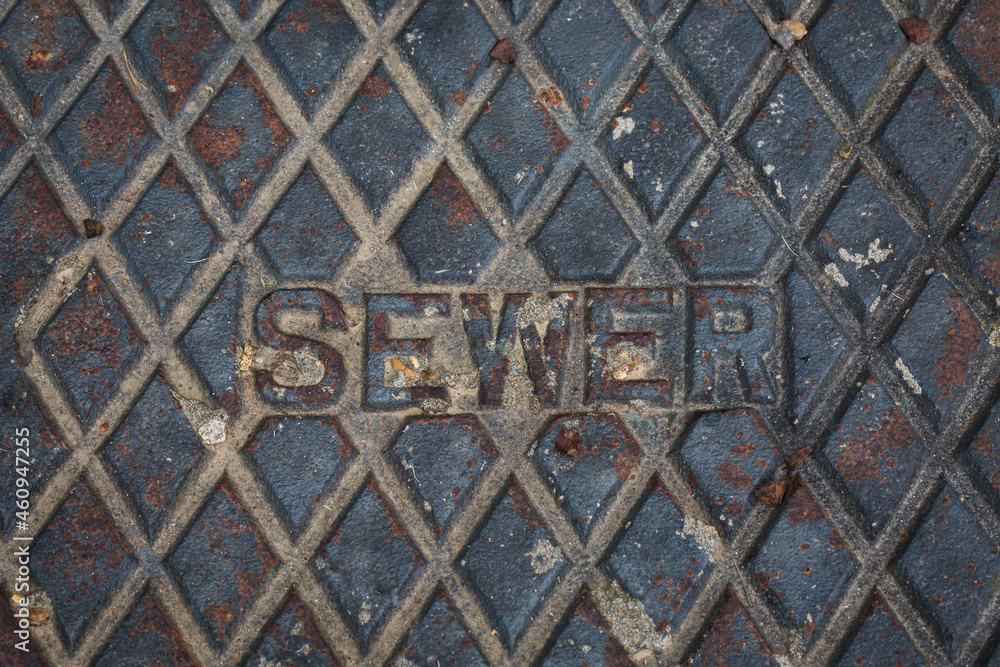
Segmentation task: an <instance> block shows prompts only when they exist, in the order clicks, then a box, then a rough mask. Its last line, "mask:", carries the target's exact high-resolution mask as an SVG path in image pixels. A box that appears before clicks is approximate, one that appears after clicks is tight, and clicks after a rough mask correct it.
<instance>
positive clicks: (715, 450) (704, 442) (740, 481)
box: [681, 410, 781, 531]
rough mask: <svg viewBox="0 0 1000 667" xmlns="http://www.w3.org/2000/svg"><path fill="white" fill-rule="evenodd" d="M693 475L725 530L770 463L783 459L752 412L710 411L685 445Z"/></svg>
mask: <svg viewBox="0 0 1000 667" xmlns="http://www.w3.org/2000/svg"><path fill="white" fill-rule="evenodd" d="M681 456H682V457H683V459H684V462H685V463H686V464H687V467H688V468H689V469H690V471H691V474H689V475H688V482H689V483H690V484H691V486H692V488H693V489H694V490H695V491H696V492H697V493H699V494H700V495H702V496H703V497H704V498H705V499H706V500H708V502H709V504H710V507H709V510H710V511H711V513H712V515H713V516H714V517H717V518H719V520H720V521H722V522H724V524H725V526H726V528H727V531H731V530H732V527H733V525H734V524H736V523H738V522H739V518H740V516H741V515H742V514H743V509H744V506H745V505H746V503H747V502H754V501H751V500H750V496H751V493H752V491H753V489H754V487H755V486H756V485H757V483H758V482H759V481H760V480H761V478H762V476H763V475H764V473H765V472H766V471H767V469H768V467H769V466H770V465H771V463H772V462H773V461H774V460H775V459H776V458H781V454H780V451H779V450H778V448H777V445H775V444H774V442H772V441H771V438H770V436H768V434H767V430H766V429H765V428H764V425H763V424H762V423H761V422H760V419H759V418H758V417H757V415H756V414H755V413H754V412H753V411H751V410H728V411H726V412H707V413H705V414H703V415H701V417H699V418H698V421H696V422H695V423H694V426H692V427H691V429H690V431H688V434H687V435H686V436H685V437H684V440H683V441H682V443H681Z"/></svg>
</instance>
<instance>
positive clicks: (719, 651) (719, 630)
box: [698, 588, 772, 666]
mask: <svg viewBox="0 0 1000 667" xmlns="http://www.w3.org/2000/svg"><path fill="white" fill-rule="evenodd" d="M738 618H742V619H743V622H744V623H746V627H747V630H749V632H750V635H751V636H752V637H753V638H754V639H756V640H757V643H758V649H759V650H760V653H761V654H762V655H764V656H767V657H771V656H772V653H771V649H770V648H769V647H768V645H767V643H766V642H765V641H764V637H763V636H762V635H761V634H760V631H759V630H758V629H757V627H756V626H755V625H754V624H753V622H752V621H750V619H748V618H747V617H746V615H745V614H744V613H743V608H742V607H741V606H740V603H739V600H737V598H736V595H735V594H734V593H733V591H732V590H731V589H729V588H727V589H726V592H725V595H724V596H723V598H722V607H721V608H720V609H719V613H718V615H717V616H716V617H715V622H714V623H712V627H711V629H710V630H709V632H708V634H707V635H706V636H705V641H704V643H703V644H702V645H701V650H699V651H698V655H699V657H701V658H702V662H703V663H704V664H706V665H720V666H721V665H728V664H729V660H728V659H727V657H728V656H729V655H738V654H740V653H742V651H743V649H744V648H746V646H747V642H745V641H742V640H740V639H737V637H736V634H735V633H736V631H737V625H736V624H737V622H738Z"/></svg>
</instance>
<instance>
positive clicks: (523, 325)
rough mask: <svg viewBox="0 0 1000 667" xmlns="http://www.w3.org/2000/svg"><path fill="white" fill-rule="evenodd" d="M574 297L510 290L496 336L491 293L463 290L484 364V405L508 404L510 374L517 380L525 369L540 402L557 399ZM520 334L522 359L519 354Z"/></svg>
mask: <svg viewBox="0 0 1000 667" xmlns="http://www.w3.org/2000/svg"><path fill="white" fill-rule="evenodd" d="M572 300H573V293H572V292H559V293H554V294H552V295H551V296H550V297H546V296H531V295H530V294H507V295H506V297H505V301H504V308H503V312H502V313H501V315H500V326H499V327H498V328H497V333H496V337H494V335H493V321H492V317H491V312H492V311H491V310H490V298H489V296H488V295H486V294H463V295H462V310H463V314H464V324H465V334H466V336H467V337H468V339H469V344H470V347H471V349H472V357H473V359H474V360H475V362H476V365H477V366H478V368H479V382H480V389H479V402H480V403H481V404H482V405H489V406H499V405H503V394H504V387H505V386H506V384H507V381H508V379H510V380H512V381H516V380H517V379H518V377H517V376H522V377H523V376H524V375H525V374H526V375H527V379H529V380H530V381H531V383H532V385H533V386H534V391H535V396H536V397H537V398H538V400H539V402H541V403H542V404H545V405H555V403H556V401H557V400H558V398H559V386H560V382H561V380H562V368H563V362H564V361H565V356H566V332H567V328H568V322H567V320H568V317H567V313H568V310H569V303H570V301H572ZM518 334H519V335H520V339H521V350H522V352H523V353H524V361H523V362H522V361H521V360H520V359H519V358H518V356H517V355H515V349H514V346H515V344H516V342H515V339H516V337H517V335H518ZM525 365H526V367H525Z"/></svg>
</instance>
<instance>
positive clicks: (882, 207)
mask: <svg viewBox="0 0 1000 667" xmlns="http://www.w3.org/2000/svg"><path fill="white" fill-rule="evenodd" d="M843 192H844V194H843V195H842V196H841V199H840V201H839V202H837V205H836V207H835V208H834V210H833V213H831V214H830V217H829V219H828V220H827V221H826V224H825V225H823V228H822V231H820V233H819V235H818V236H817V237H816V238H815V239H814V240H813V242H812V248H813V249H814V251H815V252H816V253H817V254H818V255H820V259H819V261H820V262H821V263H822V264H823V265H824V266H823V268H824V274H825V277H826V279H827V280H829V281H830V282H831V284H833V285H836V286H838V287H839V288H840V289H843V290H844V291H846V292H847V293H848V294H849V295H851V296H852V297H853V298H855V299H857V300H858V301H859V302H860V306H861V307H863V309H862V311H861V312H864V311H865V310H870V311H874V310H875V309H877V308H878V306H879V303H883V302H886V301H887V300H889V299H893V298H894V297H893V296H892V290H893V288H894V287H895V284H896V281H897V280H898V279H899V276H900V274H901V273H902V272H903V270H904V269H905V268H906V264H907V261H906V260H907V259H909V255H910V252H911V250H912V248H913V247H915V245H916V242H915V241H914V239H913V237H912V235H911V234H910V230H909V228H908V227H907V226H906V223H905V222H903V219H902V218H901V217H900V216H899V213H897V212H896V209H895V208H894V207H893V205H892V203H891V202H890V201H889V199H888V197H886V195H885V193H884V192H882V190H880V189H879V187H878V186H877V185H876V184H875V181H873V180H872V178H871V177H870V176H869V175H868V174H867V173H866V172H858V173H857V174H855V176H854V178H853V179H852V180H851V182H850V184H849V186H848V188H847V190H844V191H843ZM856 305H857V304H856Z"/></svg>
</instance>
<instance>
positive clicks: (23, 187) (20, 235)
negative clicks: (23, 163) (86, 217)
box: [4, 163, 77, 302]
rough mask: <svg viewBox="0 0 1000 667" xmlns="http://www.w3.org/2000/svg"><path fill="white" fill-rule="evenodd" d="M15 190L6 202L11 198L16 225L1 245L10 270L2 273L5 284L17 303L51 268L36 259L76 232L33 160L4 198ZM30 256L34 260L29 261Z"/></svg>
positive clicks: (63, 244) (64, 243) (62, 245)
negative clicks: (4, 273)
mask: <svg viewBox="0 0 1000 667" xmlns="http://www.w3.org/2000/svg"><path fill="white" fill-rule="evenodd" d="M15 193H17V194H19V195H20V196H15V197H13V199H8V201H13V205H12V207H11V213H12V216H13V218H14V222H15V223H16V224H14V225H13V229H12V232H13V235H12V236H11V237H10V238H8V239H7V241H6V243H5V244H4V249H5V250H4V251H5V252H6V253H7V254H8V256H9V258H10V259H11V260H13V262H12V264H11V266H12V267H13V268H14V272H13V275H7V276H5V279H6V281H7V284H6V285H5V287H6V288H7V290H9V291H10V292H11V293H12V295H13V297H14V300H15V301H17V302H21V301H24V300H25V299H26V298H27V297H28V294H29V293H30V292H31V289H32V288H33V287H34V286H35V285H37V284H40V283H41V282H42V281H44V279H45V277H47V276H48V274H49V272H50V270H51V265H49V264H47V263H41V262H38V261H37V260H38V258H43V257H46V256H50V255H52V254H53V253H54V251H55V250H57V249H58V250H59V251H60V252H61V251H63V250H65V249H66V248H67V247H68V245H69V244H70V242H71V241H73V239H74V238H75V237H76V236H77V234H76V232H75V230H74V229H73V226H72V225H71V224H70V223H69V220H67V219H66V216H65V214H64V213H63V210H62V207H61V206H60V205H59V202H58V201H56V198H55V196H54V195H53V194H52V190H50V189H49V186H48V185H47V184H46V183H45V180H44V179H43V178H42V175H41V174H40V173H39V172H38V169H37V167H35V165H34V164H33V163H32V164H31V165H29V166H28V168H27V169H25V170H24V173H23V174H21V177H20V178H19V179H18V180H17V182H16V183H15V185H14V188H13V189H12V190H11V193H10V194H9V195H8V198H10V197H12V196H13V195H14V194H15ZM33 259H34V260H36V261H30V260H33Z"/></svg>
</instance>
